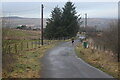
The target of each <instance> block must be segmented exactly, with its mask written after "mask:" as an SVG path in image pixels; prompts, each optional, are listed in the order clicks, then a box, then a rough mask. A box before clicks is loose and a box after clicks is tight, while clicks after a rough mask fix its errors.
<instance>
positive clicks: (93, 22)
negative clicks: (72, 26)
mask: <svg viewBox="0 0 120 80" xmlns="http://www.w3.org/2000/svg"><path fill="white" fill-rule="evenodd" d="M116 20H117V19H106V18H88V20H87V21H88V23H87V24H88V26H97V29H103V28H106V27H107V26H109V23H111V22H114V21H116ZM81 21H84V19H82V20H81ZM3 24H5V26H7V27H11V28H14V27H16V26H18V25H34V27H40V25H41V19H39V18H22V17H15V16H14V17H3ZM8 25H9V26H8ZM45 26H46V18H44V27H45ZM81 26H84V23H83V24H82V25H81Z"/></svg>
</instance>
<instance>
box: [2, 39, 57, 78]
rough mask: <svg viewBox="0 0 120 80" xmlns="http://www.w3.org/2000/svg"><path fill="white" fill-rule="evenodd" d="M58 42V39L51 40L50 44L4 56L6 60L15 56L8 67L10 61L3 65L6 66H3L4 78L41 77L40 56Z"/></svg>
mask: <svg viewBox="0 0 120 80" xmlns="http://www.w3.org/2000/svg"><path fill="white" fill-rule="evenodd" d="M53 42H54V43H53ZM57 42H58V41H51V43H50V44H49V45H44V46H41V47H38V48H34V49H27V50H23V51H21V52H19V53H17V54H13V55H12V58H10V57H7V58H8V59H6V58H4V59H5V62H7V61H9V60H10V59H13V58H15V60H12V61H10V62H12V63H13V64H11V65H10V64H8V67H6V64H7V63H8V62H7V63H6V64H4V65H3V67H5V68H3V78H40V71H41V62H40V58H41V57H42V56H43V55H44V53H45V51H46V50H47V49H49V48H52V47H54V46H55V44H56V43H57ZM34 45H35V44H34ZM29 47H30V46H29ZM4 57H5V56H4ZM7 69H10V70H7Z"/></svg>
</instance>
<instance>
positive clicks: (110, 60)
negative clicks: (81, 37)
mask: <svg viewBox="0 0 120 80" xmlns="http://www.w3.org/2000/svg"><path fill="white" fill-rule="evenodd" d="M75 50H76V54H77V56H78V57H80V58H82V59H83V60H84V61H86V62H87V63H88V64H90V65H92V66H94V67H96V68H98V69H100V70H102V71H103V72H106V73H108V74H109V75H111V76H113V77H115V78H119V76H118V73H119V70H118V62H117V60H116V59H115V57H114V56H113V55H110V54H109V53H105V52H103V51H97V50H93V49H90V48H86V49H85V48H83V46H82V45H81V44H79V45H77V46H76V48H75Z"/></svg>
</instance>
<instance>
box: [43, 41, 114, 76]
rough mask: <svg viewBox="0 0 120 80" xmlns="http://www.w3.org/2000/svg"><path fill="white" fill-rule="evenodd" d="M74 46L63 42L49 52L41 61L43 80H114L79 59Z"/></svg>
mask: <svg viewBox="0 0 120 80" xmlns="http://www.w3.org/2000/svg"><path fill="white" fill-rule="evenodd" d="M76 43H78V41H77V40H76V41H75V43H74V46H75V44H76ZM74 46H73V45H72V43H71V42H63V43H61V44H59V45H58V46H56V47H54V48H52V49H50V50H48V51H47V52H46V53H45V55H44V57H43V58H42V59H41V61H42V64H43V65H42V73H41V76H42V78H113V77H112V76H110V75H108V74H106V73H104V72H102V71H100V70H98V69H97V68H95V67H92V66H91V65H89V64H87V63H85V62H84V61H83V60H82V59H80V58H78V57H77V56H76V54H75V50H74Z"/></svg>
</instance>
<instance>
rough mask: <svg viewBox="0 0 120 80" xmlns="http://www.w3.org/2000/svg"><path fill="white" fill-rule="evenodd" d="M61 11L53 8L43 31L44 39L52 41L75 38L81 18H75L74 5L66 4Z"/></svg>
mask: <svg viewBox="0 0 120 80" xmlns="http://www.w3.org/2000/svg"><path fill="white" fill-rule="evenodd" d="M62 10H63V11H62ZM62 10H61V9H60V8H58V7H55V8H54V10H53V11H52V14H51V18H50V19H47V26H46V29H45V31H44V33H45V38H48V39H53V38H63V37H64V38H66V37H74V36H76V33H77V32H78V30H79V26H80V23H79V22H80V19H81V18H79V16H76V13H77V12H76V10H75V7H74V4H72V2H67V3H66V4H65V6H64V8H62Z"/></svg>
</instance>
